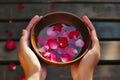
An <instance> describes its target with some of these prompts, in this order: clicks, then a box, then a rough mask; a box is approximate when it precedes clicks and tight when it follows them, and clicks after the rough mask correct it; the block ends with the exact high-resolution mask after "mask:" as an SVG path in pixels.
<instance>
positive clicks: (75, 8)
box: [0, 3, 120, 20]
mask: <svg viewBox="0 0 120 80" xmlns="http://www.w3.org/2000/svg"><path fill="white" fill-rule="evenodd" d="M50 5H51V4H24V6H25V8H24V9H23V10H18V8H17V6H18V4H6V5H5V4H4V5H2V4H1V5H0V20H6V19H7V20H9V19H11V18H12V19H30V18H31V17H33V16H34V15H36V14H38V15H45V14H47V13H50V12H54V11H68V12H71V13H74V14H76V15H78V16H80V17H81V16H83V15H87V16H88V17H90V18H93V19H94V18H95V19H115V20H116V19H117V20H120V5H119V4H79V3H78V4H70V3H68V4H66V3H62V4H59V3H55V4H54V5H55V7H54V8H53V9H51V8H50ZM71 6H72V7H71Z"/></svg>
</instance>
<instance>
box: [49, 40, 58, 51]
mask: <svg viewBox="0 0 120 80" xmlns="http://www.w3.org/2000/svg"><path fill="white" fill-rule="evenodd" d="M47 45H48V46H49V47H50V49H57V48H58V46H59V44H58V42H57V40H56V39H49V40H47Z"/></svg>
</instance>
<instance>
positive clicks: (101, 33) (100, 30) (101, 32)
mask: <svg viewBox="0 0 120 80" xmlns="http://www.w3.org/2000/svg"><path fill="white" fill-rule="evenodd" d="M93 25H94V26H95V29H96V32H97V35H98V38H99V39H100V40H110V39H111V40H120V26H119V25H120V22H109V21H108V22H104V21H95V22H93Z"/></svg>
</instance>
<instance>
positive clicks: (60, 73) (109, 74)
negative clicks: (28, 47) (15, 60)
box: [0, 65, 120, 80]
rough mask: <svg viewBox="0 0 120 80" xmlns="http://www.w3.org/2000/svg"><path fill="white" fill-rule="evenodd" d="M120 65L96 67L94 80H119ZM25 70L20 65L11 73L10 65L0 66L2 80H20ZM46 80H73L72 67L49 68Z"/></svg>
mask: <svg viewBox="0 0 120 80" xmlns="http://www.w3.org/2000/svg"><path fill="white" fill-rule="evenodd" d="M119 69H120V65H111V66H110V65H102V66H96V68H95V71H94V74H93V79H94V80H119V74H120V70H119ZM23 74H24V72H23V69H22V68H21V66H20V65H17V66H16V70H15V71H11V70H10V69H9V67H8V65H0V79H1V80H18V78H19V76H20V75H23ZM46 80H72V77H71V72H70V66H66V67H55V66H48V74H47V78H46Z"/></svg>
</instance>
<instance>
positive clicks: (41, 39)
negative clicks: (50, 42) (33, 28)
mask: <svg viewBox="0 0 120 80" xmlns="http://www.w3.org/2000/svg"><path fill="white" fill-rule="evenodd" d="M36 42H37V43H39V44H41V45H45V42H46V40H45V38H42V37H37V39H36Z"/></svg>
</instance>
